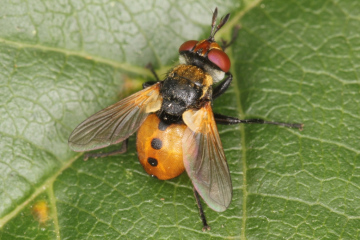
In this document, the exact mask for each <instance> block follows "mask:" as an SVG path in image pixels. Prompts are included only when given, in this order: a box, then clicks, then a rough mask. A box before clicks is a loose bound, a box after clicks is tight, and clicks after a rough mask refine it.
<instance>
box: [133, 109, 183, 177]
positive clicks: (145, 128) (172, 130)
mask: <svg viewBox="0 0 360 240" xmlns="http://www.w3.org/2000/svg"><path fill="white" fill-rule="evenodd" d="M185 129H186V125H185V124H171V125H168V124H166V123H164V122H162V121H160V119H159V118H158V117H157V116H156V114H150V115H149V116H148V117H147V118H146V120H145V122H144V123H143V124H142V125H141V127H140V128H139V130H138V132H137V139H136V149H137V153H138V157H139V161H140V163H141V164H142V165H143V167H144V169H145V171H146V172H147V173H148V174H150V175H153V176H156V177H157V178H158V179H161V180H167V179H171V178H174V177H177V176H179V175H180V174H181V173H182V172H184V170H185V167H184V163H183V153H182V137H183V135H184V131H185Z"/></svg>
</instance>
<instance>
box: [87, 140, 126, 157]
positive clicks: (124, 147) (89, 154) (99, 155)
mask: <svg viewBox="0 0 360 240" xmlns="http://www.w3.org/2000/svg"><path fill="white" fill-rule="evenodd" d="M127 148H128V139H126V140H125V141H123V142H122V144H121V148H120V149H118V150H115V151H112V152H105V153H85V154H84V161H87V160H88V159H89V158H99V157H101V158H102V157H108V156H114V155H118V154H123V153H125V152H126V151H127Z"/></svg>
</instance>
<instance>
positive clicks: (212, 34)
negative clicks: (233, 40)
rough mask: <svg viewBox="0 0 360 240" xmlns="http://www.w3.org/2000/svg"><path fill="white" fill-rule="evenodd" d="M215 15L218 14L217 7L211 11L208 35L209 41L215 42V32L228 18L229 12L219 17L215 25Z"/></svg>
mask: <svg viewBox="0 0 360 240" xmlns="http://www.w3.org/2000/svg"><path fill="white" fill-rule="evenodd" d="M217 15H218V9H217V7H216V8H215V11H214V13H213V17H212V23H211V33H210V37H209V39H208V40H209V41H211V42H215V38H214V36H215V34H216V33H217V31H219V30H220V28H222V26H224V25H225V23H226V22H227V21H228V20H229V18H230V13H228V14H226V15H225V17H222V18H221V19H220V22H219V24H218V25H217V26H216V27H215V24H216V19H217Z"/></svg>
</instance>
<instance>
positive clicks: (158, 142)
mask: <svg viewBox="0 0 360 240" xmlns="http://www.w3.org/2000/svg"><path fill="white" fill-rule="evenodd" d="M151 147H152V148H153V149H156V150H159V149H161V147H162V141H161V140H160V139H159V138H153V139H152V140H151Z"/></svg>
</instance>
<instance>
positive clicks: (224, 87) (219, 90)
mask: <svg viewBox="0 0 360 240" xmlns="http://www.w3.org/2000/svg"><path fill="white" fill-rule="evenodd" d="M227 74H228V76H227V77H226V78H225V79H224V80H223V81H222V82H221V83H220V84H219V85H217V86H216V87H215V88H214V90H213V96H212V97H213V99H215V98H217V97H219V96H220V95H222V94H223V93H224V92H225V91H226V90H227V89H228V87H229V86H230V83H231V81H232V79H233V75H232V74H231V73H230V72H228V73H227Z"/></svg>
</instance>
